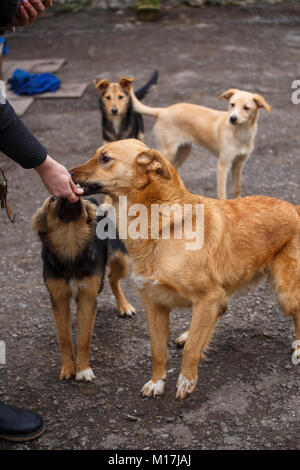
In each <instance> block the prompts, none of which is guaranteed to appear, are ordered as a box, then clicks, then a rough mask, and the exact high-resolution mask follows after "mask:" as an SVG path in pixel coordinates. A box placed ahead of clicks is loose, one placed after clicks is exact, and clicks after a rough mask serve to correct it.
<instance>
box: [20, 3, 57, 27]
mask: <svg viewBox="0 0 300 470" xmlns="http://www.w3.org/2000/svg"><path fill="white" fill-rule="evenodd" d="M51 6H52V0H45V1H44V2H43V1H42V0H23V1H22V4H21V5H20V7H19V10H18V13H17V16H16V18H15V21H14V23H13V24H12V26H26V25H28V24H31V23H33V22H34V21H35V20H36V19H37V18H38V17H39V16H40V15H41V14H42V13H44V11H45V10H46V9H47V8H50V7H51Z"/></svg>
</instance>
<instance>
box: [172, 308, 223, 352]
mask: <svg viewBox="0 0 300 470" xmlns="http://www.w3.org/2000/svg"><path fill="white" fill-rule="evenodd" d="M227 309H228V306H227V304H224V305H222V306H221V307H220V310H219V313H218V318H219V317H221V316H222V315H224V313H226V312H227ZM188 335H189V330H187V331H185V332H184V333H181V335H180V336H178V338H177V339H176V340H175V343H176V346H177V347H178V348H183V346H184V345H185V343H186V341H187V339H188ZM210 336H211V335H210V334H208V335H207V338H206V341H205V345H204V347H203V351H204V352H205V349H206V348H207V346H208V343H209V340H210Z"/></svg>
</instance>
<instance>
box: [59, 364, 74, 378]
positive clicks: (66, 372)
mask: <svg viewBox="0 0 300 470" xmlns="http://www.w3.org/2000/svg"><path fill="white" fill-rule="evenodd" d="M72 375H75V364H74V363H73V362H70V363H68V364H65V365H62V367H61V371H60V376H59V378H60V380H64V379H65V380H69V379H70V378H71V377H72Z"/></svg>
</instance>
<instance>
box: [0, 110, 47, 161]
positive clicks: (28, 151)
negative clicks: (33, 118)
mask: <svg viewBox="0 0 300 470" xmlns="http://www.w3.org/2000/svg"><path fill="white" fill-rule="evenodd" d="M0 150H1V152H3V153H5V155H7V156H8V157H9V158H11V159H12V160H14V161H15V162H17V163H19V164H20V165H21V166H22V167H23V168H34V167H36V166H38V165H41V164H42V163H43V162H44V160H45V159H46V157H47V149H46V148H45V147H44V146H43V145H42V144H41V143H40V142H39V141H38V140H37V138H36V137H34V135H33V134H32V133H31V132H30V131H29V130H28V129H27V127H25V126H24V124H23V123H22V121H21V120H20V119H19V118H18V116H17V115H16V113H15V111H14V110H13V108H12V107H11V106H10V104H9V103H8V102H7V101H6V102H5V104H0Z"/></svg>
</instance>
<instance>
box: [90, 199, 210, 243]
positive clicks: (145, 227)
mask: <svg viewBox="0 0 300 470" xmlns="http://www.w3.org/2000/svg"><path fill="white" fill-rule="evenodd" d="M97 215H98V216H101V217H102V219H101V220H100V221H99V222H98V224H97V230H96V232H97V236H98V238H100V239H101V240H105V239H106V238H110V239H116V238H118V236H119V238H120V239H122V240H126V239H128V238H130V239H132V240H139V239H140V240H149V239H150V240H160V239H161V240H170V239H174V240H184V241H185V248H186V249H187V250H201V248H202V247H203V243H204V205H203V204H183V205H180V204H172V205H168V204H151V206H150V208H149V207H147V206H145V205H144V204H132V205H130V206H129V207H128V201H127V197H126V196H121V197H120V198H119V205H118V213H117V211H116V209H115V207H114V206H112V205H105V207H103V206H99V207H98V210H97ZM117 220H118V233H117V229H116V222H117Z"/></svg>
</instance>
